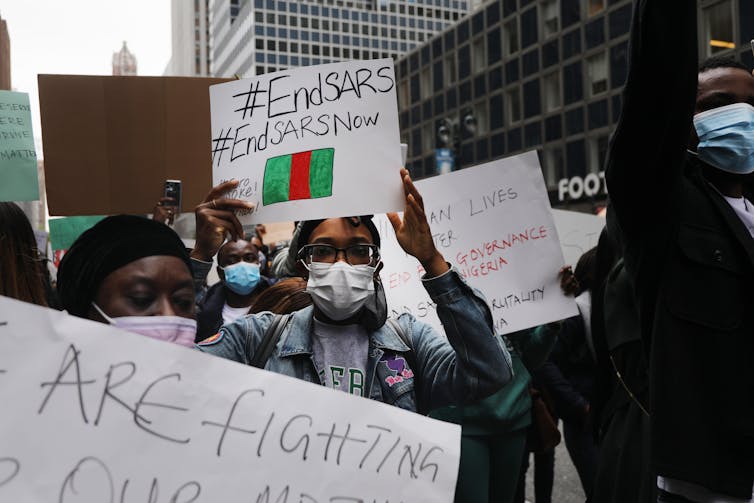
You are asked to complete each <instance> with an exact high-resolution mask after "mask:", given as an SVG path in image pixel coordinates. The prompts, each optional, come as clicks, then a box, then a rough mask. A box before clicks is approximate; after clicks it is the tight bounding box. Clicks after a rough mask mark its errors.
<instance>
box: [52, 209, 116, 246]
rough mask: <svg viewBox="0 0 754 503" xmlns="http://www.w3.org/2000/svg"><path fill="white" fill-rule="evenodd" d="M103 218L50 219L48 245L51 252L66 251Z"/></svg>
mask: <svg viewBox="0 0 754 503" xmlns="http://www.w3.org/2000/svg"><path fill="white" fill-rule="evenodd" d="M103 218H105V217H104V216H101V215H99V216H84V217H62V218H51V219H50V244H51V245H52V249H53V250H67V249H68V248H70V247H71V245H72V244H73V242H74V241H76V239H77V238H78V237H79V236H80V235H81V234H82V233H83V232H84V231H85V230H87V229H89V228H90V227H93V226H94V224H96V223H97V222H99V221H100V220H102V219H103Z"/></svg>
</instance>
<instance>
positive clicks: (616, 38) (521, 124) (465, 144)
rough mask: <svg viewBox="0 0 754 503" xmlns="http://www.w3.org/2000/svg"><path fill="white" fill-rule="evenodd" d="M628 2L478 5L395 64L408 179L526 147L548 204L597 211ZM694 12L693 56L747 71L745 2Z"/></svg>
mask: <svg viewBox="0 0 754 503" xmlns="http://www.w3.org/2000/svg"><path fill="white" fill-rule="evenodd" d="M632 5H633V2H632V1H631V0H589V1H588V2H585V1H580V0H540V1H538V2H531V1H530V0H520V1H517V0H493V1H488V2H486V3H485V5H484V7H483V8H480V9H477V10H475V11H474V13H473V14H472V15H471V16H469V17H467V18H466V19H463V20H461V21H460V22H458V23H457V24H456V25H455V26H452V27H449V28H448V29H446V30H445V31H444V32H442V33H440V34H438V35H437V36H435V37H434V38H432V39H431V40H429V41H427V42H426V43H425V44H423V45H422V46H421V47H417V48H416V49H414V50H413V51H411V52H410V53H409V54H407V55H406V56H404V57H403V58H401V59H400V60H398V61H397V62H396V76H397V79H398V85H397V91H398V103H399V112H400V115H399V117H400V124H401V137H402V141H404V142H406V143H408V145H409V149H408V161H407V166H408V167H409V168H410V169H411V173H412V175H413V176H414V177H415V178H422V177H424V176H431V175H434V174H436V173H437V172H438V169H437V165H438V157H439V156H440V155H443V154H444V153H445V151H448V150H450V151H452V152H453V153H454V158H455V159H454V160H455V164H456V169H458V168H459V167H468V166H473V165H477V164H481V163H484V162H487V161H491V160H493V159H497V158H501V157H506V156H509V155H513V154H517V153H521V152H524V151H528V150H534V149H536V150H537V151H538V153H539V157H540V161H541V164H542V169H543V171H544V175H545V181H546V183H547V187H548V189H549V191H550V195H551V199H552V202H553V204H556V205H557V204H562V203H564V202H569V204H570V202H573V201H574V200H581V201H586V203H585V204H587V205H589V204H597V205H599V204H603V203H604V198H605V194H606V192H605V190H604V181H602V179H601V176H600V171H601V170H602V165H603V162H604V159H605V154H606V152H607V146H608V140H609V137H610V133H611V132H612V130H613V128H614V127H615V125H616V124H617V121H618V117H619V115H620V112H621V92H622V89H623V84H624V82H625V80H626V72H627V61H628V60H627V58H628V39H629V29H630V26H631V13H632ZM698 12H699V14H698V17H699V56H700V58H702V59H704V58H706V57H708V56H712V55H723V56H731V57H735V58H736V59H739V60H741V61H742V62H743V63H744V64H746V65H748V66H749V67H750V68H751V66H752V65H753V64H754V60H752V53H751V49H750V46H749V40H750V39H751V38H752V36H754V32H752V31H751V27H752V26H754V1H752V0H705V1H704V2H700V4H699V7H698ZM669 22H672V20H670V21H669ZM657 50H662V48H661V47H658V48H657ZM666 56H667V57H668V58H672V57H673V54H667V55H666ZM640 147H641V146H640V145H637V148H640ZM574 177H579V178H580V179H581V180H583V187H582V188H583V190H577V191H576V192H577V194H581V196H580V197H576V196H574V195H569V196H563V194H562V190H560V189H559V187H562V183H563V180H564V179H565V180H572V179H573V178H574ZM587 178H588V180H587ZM580 183H581V182H580ZM587 185H588V187H587ZM576 186H577V188H578V184H576Z"/></svg>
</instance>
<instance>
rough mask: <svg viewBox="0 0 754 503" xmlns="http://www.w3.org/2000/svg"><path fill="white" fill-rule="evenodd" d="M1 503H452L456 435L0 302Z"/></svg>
mask: <svg viewBox="0 0 754 503" xmlns="http://www.w3.org/2000/svg"><path fill="white" fill-rule="evenodd" d="M0 344H1V345H2V348H3V350H2V352H0V403H2V404H3V413H2V415H3V417H2V423H1V424H2V426H0V501H12V502H14V503H26V502H28V503H37V502H48V501H50V502H51V501H56V502H57V501H61V502H62V501H64V502H66V503H70V502H79V503H81V502H91V503H111V502H112V503H115V502H116V501H117V502H121V501H122V502H130V501H144V502H146V501H150V502H173V503H189V502H209V503H214V502H224V503H236V502H238V503H249V502H251V503H255V502H263V503H274V502H281V503H282V502H286V501H287V502H297V503H298V502H303V503H317V502H319V503H324V502H338V503H350V502H356V501H369V502H371V501H380V502H383V501H391V502H393V501H394V502H401V501H403V502H406V503H408V502H447V503H450V502H451V501H452V500H453V492H454V487H455V481H456V475H457V470H458V460H459V455H460V427H459V426H457V425H453V424H449V423H443V422H440V421H435V420H431V419H428V418H426V417H424V416H421V415H419V414H415V413H412V412H408V411H405V410H401V409H398V408H396V407H391V406H389V405H385V404H382V403H378V402H375V401H373V400H369V399H365V398H360V397H356V396H352V395H349V394H346V393H343V392H340V391H333V390H330V389H327V388H325V387H323V386H319V385H314V384H310V383H306V382H304V381H300V380H297V379H294V378H290V377H285V376H281V375H278V374H273V373H270V372H265V371H262V370H258V369H255V368H251V367H248V366H245V365H241V364H237V363H233V362H230V361H228V360H223V359H221V358H216V357H213V356H209V355H205V354H202V353H200V352H199V351H197V350H194V349H189V348H184V347H180V346H176V345H173V344H170V343H166V342H160V341H156V340H152V339H148V338H146V337H142V336H139V335H135V334H130V333H127V332H122V331H120V330H116V329H114V328H112V327H109V326H107V325H104V324H100V323H95V322H92V321H88V320H82V319H80V318H75V317H72V316H68V315H67V314H65V313H62V312H58V311H54V310H52V309H46V308H41V307H38V306H35V305H31V304H26V303H22V302H19V301H16V300H12V299H8V298H6V297H0Z"/></svg>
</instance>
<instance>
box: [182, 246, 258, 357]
mask: <svg viewBox="0 0 754 503" xmlns="http://www.w3.org/2000/svg"><path fill="white" fill-rule="evenodd" d="M217 264H218V266H217V275H218V276H219V277H220V282H219V283H215V284H214V285H212V286H211V287H209V289H208V290H207V291H206V293H205V294H204V295H203V296H202V298H201V299H200V300H199V302H198V303H197V314H196V322H197V329H196V341H197V342H199V341H203V340H204V339H206V338H207V337H210V336H212V335H214V334H216V333H217V331H218V330H220V327H221V326H222V325H224V324H225V323H230V322H232V321H235V320H236V319H237V318H240V317H241V316H243V315H245V314H247V313H248V312H249V309H250V308H251V305H252V304H253V303H254V301H255V300H256V298H257V297H258V296H259V294H260V293H261V292H262V291H263V290H264V289H265V288H267V287H268V286H269V280H268V279H267V278H266V277H265V276H262V275H261V272H260V271H261V269H260V255H259V248H257V246H256V245H254V244H253V243H252V242H250V241H246V240H244V239H237V240H234V241H228V242H227V243H225V244H224V245H223V246H222V247H221V248H220V250H219V251H218V252H217Z"/></svg>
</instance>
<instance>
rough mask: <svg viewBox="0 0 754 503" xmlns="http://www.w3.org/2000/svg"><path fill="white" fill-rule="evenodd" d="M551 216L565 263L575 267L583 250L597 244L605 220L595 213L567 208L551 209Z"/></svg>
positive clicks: (587, 249)
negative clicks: (553, 219) (568, 209)
mask: <svg viewBox="0 0 754 503" xmlns="http://www.w3.org/2000/svg"><path fill="white" fill-rule="evenodd" d="M552 216H553V217H554V218H555V227H556V228H557V229H558V236H559V237H560V247H561V248H562V249H563V257H564V258H565V263H566V264H569V265H572V266H574V267H575V266H576V262H578V261H579V257H581V255H583V254H584V252H586V251H589V250H590V249H591V248H594V247H595V246H597V242H598V241H599V239H600V233H601V232H602V229H603V228H604V227H605V222H606V220H605V218H604V217H600V216H597V215H590V214H588V213H581V212H578V211H567V210H552Z"/></svg>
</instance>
